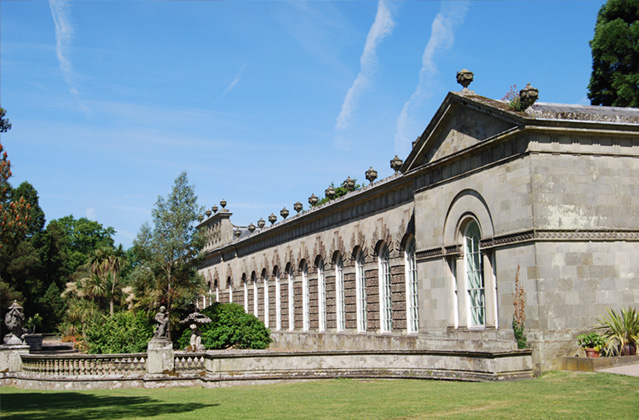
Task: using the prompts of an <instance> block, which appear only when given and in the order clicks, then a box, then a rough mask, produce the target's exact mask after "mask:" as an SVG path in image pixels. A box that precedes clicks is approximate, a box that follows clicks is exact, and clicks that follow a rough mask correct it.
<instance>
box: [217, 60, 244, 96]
mask: <svg viewBox="0 0 639 420" xmlns="http://www.w3.org/2000/svg"><path fill="white" fill-rule="evenodd" d="M244 67H246V63H244V64H242V67H240V70H239V71H238V72H237V74H236V75H235V77H234V78H233V80H232V81H231V83H229V85H228V86H227V87H226V89H224V92H222V95H220V98H221V97H222V96H224V95H226V94H227V93H229V92H230V91H231V90H232V89H233V88H234V87H235V85H237V84H238V83H239V81H240V79H241V78H242V73H243V72H244Z"/></svg>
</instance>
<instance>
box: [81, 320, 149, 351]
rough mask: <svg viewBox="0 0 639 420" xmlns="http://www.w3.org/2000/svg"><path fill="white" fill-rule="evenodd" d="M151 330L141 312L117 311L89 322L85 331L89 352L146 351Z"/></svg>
mask: <svg viewBox="0 0 639 420" xmlns="http://www.w3.org/2000/svg"><path fill="white" fill-rule="evenodd" d="M152 336H153V330H152V327H151V325H150V324H149V321H148V319H147V318H146V316H145V315H144V314H143V313H141V312H140V313H138V314H137V315H136V314H134V313H133V312H118V313H116V314H114V315H112V316H104V317H102V319H101V320H100V321H99V322H95V323H93V324H91V326H90V327H89V329H88V330H87V332H86V341H87V345H88V348H89V353H93V354H100V353H104V354H111V353H140V352H144V351H146V347H147V344H148V342H149V341H150V340H151V338H152Z"/></svg>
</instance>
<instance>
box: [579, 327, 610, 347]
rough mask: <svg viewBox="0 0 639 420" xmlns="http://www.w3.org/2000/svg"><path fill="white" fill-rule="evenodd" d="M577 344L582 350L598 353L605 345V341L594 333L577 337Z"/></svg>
mask: <svg viewBox="0 0 639 420" xmlns="http://www.w3.org/2000/svg"><path fill="white" fill-rule="evenodd" d="M577 342H578V343H579V346H581V348H583V349H587V348H590V349H595V350H596V351H600V350H601V349H602V348H603V347H604V346H605V345H606V341H605V340H604V339H603V338H602V337H601V336H600V335H599V334H597V333H596V332H591V333H590V334H581V335H579V336H577Z"/></svg>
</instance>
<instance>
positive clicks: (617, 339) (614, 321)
mask: <svg viewBox="0 0 639 420" xmlns="http://www.w3.org/2000/svg"><path fill="white" fill-rule="evenodd" d="M598 321H599V325H598V326H597V329H599V330H602V331H603V338H604V339H605V340H606V349H607V350H608V351H609V352H611V353H612V354H613V355H617V354H621V352H622V351H623V347H624V346H626V345H636V344H637V342H639V313H638V312H637V309H635V308H630V307H629V308H628V309H627V310H623V309H621V310H620V311H619V313H617V312H615V311H614V310H613V309H608V316H607V317H606V318H603V319H599V320H598Z"/></svg>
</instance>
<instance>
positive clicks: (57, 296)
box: [38, 282, 67, 332]
mask: <svg viewBox="0 0 639 420" xmlns="http://www.w3.org/2000/svg"><path fill="white" fill-rule="evenodd" d="M38 308H39V310H40V313H42V315H43V322H42V330H43V331H47V332H51V331H55V330H56V329H57V325H58V324H59V323H60V322H62V319H63V318H64V313H65V311H66V309H67V306H66V304H65V303H64V300H63V299H62V296H61V292H60V289H59V288H58V285H57V284H56V283H55V282H52V283H51V284H49V287H48V288H47V291H46V292H45V293H44V296H42V298H40V299H38Z"/></svg>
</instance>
